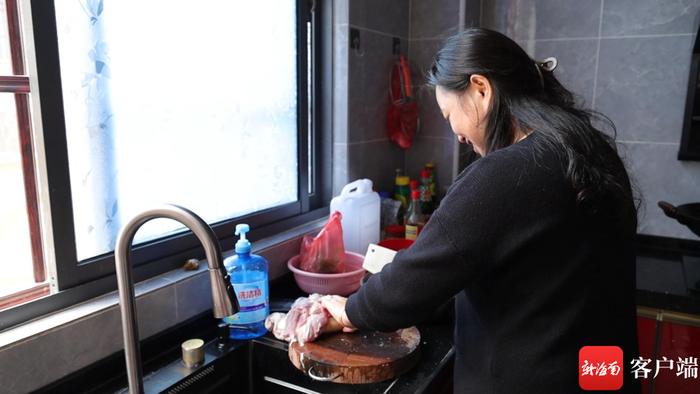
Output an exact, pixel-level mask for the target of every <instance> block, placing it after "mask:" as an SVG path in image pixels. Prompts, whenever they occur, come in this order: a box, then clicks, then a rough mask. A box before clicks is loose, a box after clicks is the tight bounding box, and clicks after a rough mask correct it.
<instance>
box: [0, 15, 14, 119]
mask: <svg viewBox="0 0 700 394" xmlns="http://www.w3.org/2000/svg"><path fill="white" fill-rule="evenodd" d="M5 7H6V6H5V2H4V1H0V75H12V57H11V52H10V34H9V32H8V30H7V9H6V8H5ZM3 119H4V118H3Z"/></svg>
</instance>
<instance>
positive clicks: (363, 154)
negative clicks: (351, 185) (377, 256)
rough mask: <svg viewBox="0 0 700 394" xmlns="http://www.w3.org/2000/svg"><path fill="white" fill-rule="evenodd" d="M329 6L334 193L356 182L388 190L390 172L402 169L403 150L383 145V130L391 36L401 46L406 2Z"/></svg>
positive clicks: (353, 0)
mask: <svg viewBox="0 0 700 394" xmlns="http://www.w3.org/2000/svg"><path fill="white" fill-rule="evenodd" d="M334 8H335V26H334V30H335V38H334V46H335V52H336V54H335V61H337V62H338V63H337V64H335V65H334V70H335V73H336V74H335V75H336V76H335V86H334V89H335V91H334V100H335V103H336V105H335V106H334V107H335V114H334V118H335V120H334V123H335V126H334V131H335V133H334V166H335V168H334V171H335V172H334V175H335V177H334V181H333V190H334V194H337V193H338V192H339V191H340V188H342V186H343V184H345V183H346V182H349V181H353V180H355V179H359V178H369V179H372V181H374V186H375V189H377V190H387V191H391V190H392V189H393V177H394V174H395V172H394V171H395V169H396V168H402V169H403V167H404V151H403V150H402V149H401V148H399V147H398V146H396V145H395V144H393V143H390V142H389V139H388V138H387V136H386V128H385V119H386V109H387V106H388V103H389V72H390V70H391V66H392V64H393V62H394V60H395V57H394V55H393V51H392V50H393V45H392V38H393V37H398V38H399V39H400V40H401V43H402V46H403V47H404V48H405V46H406V45H407V41H408V2H406V1H404V0H341V1H336V2H335V3H334ZM350 29H356V30H357V31H359V34H360V48H359V50H354V49H351V48H350V47H349V34H350ZM346 67H347V68H346ZM338 88H340V89H338ZM339 162H340V163H342V162H345V163H346V165H344V166H343V165H342V164H341V165H340V166H336V164H335V163H339Z"/></svg>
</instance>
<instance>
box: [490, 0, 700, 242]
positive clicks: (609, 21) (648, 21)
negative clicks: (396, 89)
mask: <svg viewBox="0 0 700 394" xmlns="http://www.w3.org/2000/svg"><path fill="white" fill-rule="evenodd" d="M483 6H484V8H483V9H482V20H481V23H482V25H483V26H484V27H489V28H494V29H496V30H499V31H501V32H503V33H505V34H507V35H509V36H510V37H512V38H514V39H515V40H516V41H518V42H519V43H520V44H521V45H522V46H523V47H524V48H526V50H527V51H528V52H529V53H530V54H531V55H534V56H535V57H536V58H544V57H547V56H556V57H557V58H558V60H559V67H558V68H557V70H556V71H555V74H556V75H557V76H558V77H559V78H560V80H561V81H562V82H563V83H564V84H565V85H566V86H567V87H569V88H570V89H572V90H573V91H574V92H575V93H577V94H578V95H579V98H580V100H581V101H582V102H583V103H584V104H585V105H587V106H589V107H592V108H593V109H595V110H598V111H600V112H602V113H604V114H606V115H608V116H609V117H610V118H611V119H612V120H613V121H614V122H615V125H616V126H617V129H618V136H617V144H618V147H619V151H620V154H621V156H623V159H624V160H625V161H626V164H627V166H628V170H629V172H630V174H631V176H632V177H633V181H634V182H635V184H636V186H637V188H638V191H639V194H640V195H641V198H642V199H643V202H644V204H643V209H642V210H641V212H640V225H639V232H640V233H644V234H652V235H661V236H669V237H679V238H687V239H697V237H696V236H695V235H693V234H692V233H691V232H690V231H689V230H687V229H686V228H685V226H682V225H680V224H678V223H677V222H675V221H674V220H671V219H668V218H666V217H665V216H664V215H663V214H662V213H661V211H660V210H659V208H657V207H656V203H657V201H658V200H662V199H663V200H668V201H670V202H673V203H678V204H680V203H687V202H695V201H700V163H698V162H683V161H679V160H677V159H676V155H677V153H678V147H679V142H680V138H681V132H682V125H683V111H684V108H685V97H686V89H687V81H688V73H689V68H690V56H691V50H692V45H693V42H694V40H695V33H696V31H697V22H696V20H697V15H698V12H699V11H700V0H679V1H662V0H586V1H580V0H537V1H535V0H494V1H484V2H483Z"/></svg>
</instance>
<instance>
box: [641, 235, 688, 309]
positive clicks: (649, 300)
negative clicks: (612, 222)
mask: <svg viewBox="0 0 700 394" xmlns="http://www.w3.org/2000/svg"><path fill="white" fill-rule="evenodd" d="M636 300H637V305H640V306H646V307H651V308H658V309H665V310H671V311H677V312H682V313H688V314H693V315H700V247H698V243H697V242H694V241H682V240H674V239H669V238H662V237H651V236H640V237H639V241H638V245H637V294H636Z"/></svg>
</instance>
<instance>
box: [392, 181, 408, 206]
mask: <svg viewBox="0 0 700 394" xmlns="http://www.w3.org/2000/svg"><path fill="white" fill-rule="evenodd" d="M394 183H395V185H394V199H395V200H399V201H401V207H402V208H403V209H404V210H405V209H406V208H407V207H408V201H409V199H410V198H411V194H410V193H411V192H410V189H409V187H408V185H409V183H410V179H409V178H408V177H407V176H405V175H397V176H396V179H395V180H394Z"/></svg>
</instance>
